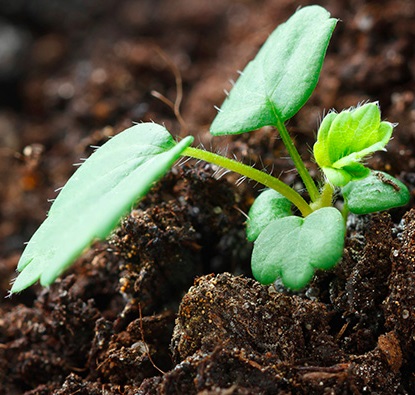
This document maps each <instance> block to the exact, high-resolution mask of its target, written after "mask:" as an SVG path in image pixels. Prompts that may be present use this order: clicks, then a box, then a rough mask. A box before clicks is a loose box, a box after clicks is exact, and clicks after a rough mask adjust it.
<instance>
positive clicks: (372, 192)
mask: <svg viewBox="0 0 415 395" xmlns="http://www.w3.org/2000/svg"><path fill="white" fill-rule="evenodd" d="M342 194H343V196H344V198H345V199H346V203H347V206H348V208H349V210H350V211H351V212H352V213H354V214H370V213H375V212H377V211H383V210H389V209H391V208H394V207H400V206H404V205H405V204H407V203H408V202H409V198H410V193H409V191H408V188H407V187H406V186H405V184H403V183H402V182H401V181H399V180H397V179H396V178H394V177H392V176H391V175H389V174H387V173H383V172H381V171H373V172H372V173H371V174H370V175H369V176H368V177H366V178H364V179H363V180H359V181H352V182H349V183H348V184H347V185H346V186H345V187H343V188H342Z"/></svg>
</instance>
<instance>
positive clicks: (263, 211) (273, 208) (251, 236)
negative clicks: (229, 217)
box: [246, 189, 292, 241]
mask: <svg viewBox="0 0 415 395" xmlns="http://www.w3.org/2000/svg"><path fill="white" fill-rule="evenodd" d="M291 206H292V203H291V202H290V201H289V200H288V199H287V198H286V197H284V196H283V195H281V194H280V193H279V192H277V191H274V190H273V189H267V190H265V191H263V192H261V193H260V194H259V195H258V197H257V198H256V199H255V201H254V203H253V204H252V206H251V208H250V210H249V213H248V217H249V219H248V221H247V223H246V236H247V239H248V240H249V241H255V240H256V238H257V237H258V236H259V234H260V233H261V232H262V230H263V229H264V228H265V227H266V226H267V225H268V224H269V223H270V222H272V221H273V220H275V219H277V218H283V217H287V216H290V215H292V211H291Z"/></svg>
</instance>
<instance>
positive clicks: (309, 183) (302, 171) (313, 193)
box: [275, 116, 320, 202]
mask: <svg viewBox="0 0 415 395" xmlns="http://www.w3.org/2000/svg"><path fill="white" fill-rule="evenodd" d="M276 119H278V117H277V116H276ZM275 127H276V128H277V129H278V132H279V133H280V136H281V139H282V141H283V143H284V145H285V147H286V149H287V151H288V154H289V155H290V156H291V159H292V160H293V162H294V166H295V167H296V169H297V171H298V174H299V175H300V177H301V179H302V180H303V182H304V185H305V187H306V188H307V191H308V193H309V195H310V199H311V201H312V202H315V201H317V200H318V199H319V198H320V193H319V190H318V188H317V186H316V184H315V183H314V181H313V179H312V178H311V176H310V173H309V172H308V170H307V169H306V167H305V165H304V162H303V160H302V159H301V156H300V154H299V153H298V151H297V148H295V145H294V143H293V141H292V140H291V137H290V134H289V133H288V130H287V128H286V127H285V125H284V122H281V121H279V120H278V121H277V124H276V125H275Z"/></svg>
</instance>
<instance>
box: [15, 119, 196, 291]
mask: <svg viewBox="0 0 415 395" xmlns="http://www.w3.org/2000/svg"><path fill="white" fill-rule="evenodd" d="M192 141H193V138H192V137H190V136H189V137H186V138H185V139H183V140H182V141H181V142H180V143H178V144H177V143H176V142H175V141H174V139H173V137H172V136H171V135H170V133H169V132H168V131H167V130H166V129H165V128H164V127H162V126H160V125H156V124H154V123H142V124H138V125H135V126H133V127H131V128H129V129H127V130H125V131H124V132H122V133H120V134H118V135H116V136H115V137H113V138H112V139H110V140H109V141H108V142H107V143H105V144H104V145H103V146H102V147H101V148H99V149H98V150H97V151H96V152H94V153H93V154H92V155H91V157H90V158H88V159H87V160H86V161H85V163H84V164H83V165H82V166H81V167H80V168H79V169H78V170H77V171H76V172H75V173H74V174H73V176H72V177H71V178H70V179H69V181H68V182H67V184H66V185H65V187H64V188H63V189H62V191H61V192H60V194H59V195H58V197H57V198H56V200H55V202H54V203H53V205H52V207H51V209H50V211H49V214H48V217H47V218H46V220H45V221H44V222H43V224H42V225H41V226H40V227H39V229H38V230H37V231H36V233H35V234H34V235H33V237H32V238H31V240H30V242H29V244H28V245H27V246H26V249H25V250H24V252H23V254H22V256H21V258H20V261H19V264H18V268H17V270H18V271H19V272H20V274H19V276H18V277H17V279H16V281H15V282H14V284H13V287H12V289H11V292H12V293H13V292H19V291H21V290H23V289H25V288H27V287H29V286H30V285H32V284H33V283H35V282H36V281H37V280H38V279H40V282H41V284H42V285H48V284H51V283H52V282H53V281H54V280H55V279H56V278H57V277H58V276H59V275H60V274H61V273H62V272H63V271H64V270H65V269H66V268H67V267H68V266H70V265H71V264H72V261H73V260H74V259H75V258H76V257H77V256H78V255H80V254H81V253H82V251H83V250H84V249H85V248H86V247H87V246H88V245H90V243H91V242H92V241H93V240H94V239H95V238H105V237H106V236H108V234H109V233H110V232H111V231H112V229H114V227H115V226H116V225H117V223H118V222H119V221H120V219H121V217H122V216H123V215H125V214H127V212H128V211H129V210H130V209H131V206H132V202H135V201H136V200H137V199H140V198H141V197H143V196H144V195H145V194H146V192H147V191H148V190H149V189H150V188H151V186H152V185H153V183H154V182H155V181H157V180H158V179H159V178H161V177H162V176H163V175H164V174H165V173H166V172H167V170H168V169H169V168H170V167H171V166H172V165H173V163H174V162H175V161H176V159H177V158H178V157H179V156H180V154H181V153H182V152H183V151H184V150H185V149H186V148H187V147H188V146H189V145H190V144H191V143H192Z"/></svg>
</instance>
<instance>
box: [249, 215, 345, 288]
mask: <svg viewBox="0 0 415 395" xmlns="http://www.w3.org/2000/svg"><path fill="white" fill-rule="evenodd" d="M345 232H346V228H345V224H344V220H343V217H342V215H341V213H340V212H339V211H338V210H337V209H335V208H333V207H325V208H322V209H320V210H317V211H315V212H313V213H312V214H310V215H308V216H307V217H305V218H301V217H297V216H290V217H285V218H280V219H277V220H274V221H273V222H271V223H270V224H269V225H268V226H267V227H266V228H265V229H264V230H263V231H262V232H261V233H260V235H259V236H258V238H257V240H256V241H255V244H254V250H253V253H252V272H253V275H254V277H255V278H256V279H257V280H258V281H259V282H260V283H262V284H271V283H273V282H274V281H275V280H276V279H277V278H281V279H282V282H283V284H284V285H285V286H286V287H288V288H291V289H301V288H303V287H304V286H306V285H307V283H308V282H309V281H310V280H311V278H312V276H313V274H314V272H315V270H317V269H325V270H327V269H330V268H332V267H333V266H334V265H335V264H336V263H337V262H338V261H339V259H340V258H341V256H342V254H343V246H344V236H345Z"/></svg>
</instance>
